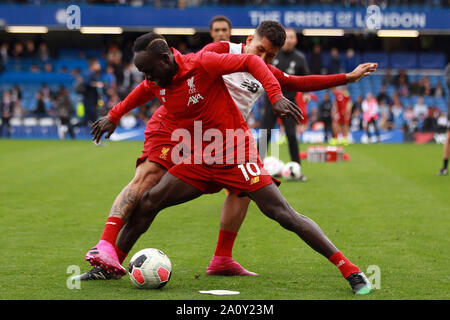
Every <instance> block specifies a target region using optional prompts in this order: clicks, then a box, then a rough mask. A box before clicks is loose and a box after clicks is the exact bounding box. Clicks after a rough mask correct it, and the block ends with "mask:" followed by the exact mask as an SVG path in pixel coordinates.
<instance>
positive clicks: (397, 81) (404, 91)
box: [394, 69, 409, 97]
mask: <svg viewBox="0 0 450 320" xmlns="http://www.w3.org/2000/svg"><path fill="white" fill-rule="evenodd" d="M394 85H395V87H396V88H397V90H398V92H399V94H400V96H402V97H406V96H408V93H409V78H408V75H407V74H406V70H405V69H402V70H400V72H399V74H398V75H397V76H396V77H395V78H394Z"/></svg>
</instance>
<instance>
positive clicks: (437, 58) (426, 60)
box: [418, 52, 446, 69]
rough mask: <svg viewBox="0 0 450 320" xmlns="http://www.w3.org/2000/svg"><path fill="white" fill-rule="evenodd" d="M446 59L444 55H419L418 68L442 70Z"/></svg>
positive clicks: (424, 53)
mask: <svg viewBox="0 0 450 320" xmlns="http://www.w3.org/2000/svg"><path fill="white" fill-rule="evenodd" d="M445 65H446V57H445V54H444V53H431V52H423V53H419V57H418V67H419V68H421V69H444V68H445Z"/></svg>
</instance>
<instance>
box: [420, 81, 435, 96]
mask: <svg viewBox="0 0 450 320" xmlns="http://www.w3.org/2000/svg"><path fill="white" fill-rule="evenodd" d="M420 89H421V90H420V95H424V96H431V95H432V89H433V88H432V87H431V83H430V77H429V76H425V77H423V78H422V80H421V85H420Z"/></svg>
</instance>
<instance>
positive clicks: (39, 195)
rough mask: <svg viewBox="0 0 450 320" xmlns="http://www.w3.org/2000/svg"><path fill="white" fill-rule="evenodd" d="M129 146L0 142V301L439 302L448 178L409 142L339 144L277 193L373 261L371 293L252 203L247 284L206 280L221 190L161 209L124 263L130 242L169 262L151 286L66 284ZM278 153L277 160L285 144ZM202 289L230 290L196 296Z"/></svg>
mask: <svg viewBox="0 0 450 320" xmlns="http://www.w3.org/2000/svg"><path fill="white" fill-rule="evenodd" d="M301 147H302V148H303V149H305V148H306V146H304V145H303V146H301ZM141 149H142V143H141V142H121V143H111V142H109V143H107V144H106V145H105V146H101V147H96V146H94V145H93V144H92V142H88V141H18V140H16V141H14V140H13V141H5V140H0V178H1V183H0V218H1V224H0V240H1V242H0V243H1V266H2V267H1V268H0V279H1V281H0V298H1V299H149V300H158V299H165V300H171V299H180V300H196V299H221V300H222V299H231V300H233V299H245V300H247V299H249V300H253V299H258V300H259V299H261V300H268V299H273V300H278V299H283V300H300V299H377V300H385V299H388V300H389V299H449V298H450V291H449V290H448V288H449V287H448V284H449V282H450V274H449V272H448V271H449V269H448V268H449V267H448V266H449V264H450V259H449V256H450V255H449V253H450V251H449V248H450V240H449V239H450V237H449V230H450V177H438V176H436V172H437V170H438V169H439V166H440V165H441V159H442V146H439V145H420V146H419V145H412V144H404V145H352V146H349V147H346V149H345V151H346V152H347V153H348V154H349V155H350V156H351V158H352V160H351V161H348V162H342V163H307V162H306V161H305V162H304V164H303V170H304V173H305V174H306V175H307V177H308V178H309V181H308V182H306V183H296V182H284V183H283V184H282V185H281V191H282V193H283V194H284V195H285V197H286V198H287V199H288V200H289V202H290V203H291V204H292V206H293V207H294V208H296V210H297V211H299V212H301V213H303V214H305V215H307V216H309V217H310V218H312V219H313V220H315V221H316V222H317V223H318V224H319V225H320V226H321V228H322V229H323V230H324V231H325V233H326V234H327V235H328V236H329V238H330V239H331V240H332V241H333V242H334V244H335V245H336V246H337V247H338V248H339V249H340V250H341V251H342V252H343V253H344V254H345V255H346V256H347V257H348V258H349V259H350V260H351V261H352V262H354V263H355V264H357V265H358V266H359V267H360V268H361V269H362V270H363V271H365V272H366V271H367V269H368V268H369V266H378V268H379V271H380V274H379V275H380V277H379V280H380V281H379V282H378V284H379V285H380V289H378V290H374V292H373V293H371V294H370V295H367V296H358V297H355V296H354V295H353V294H352V292H351V289H350V287H349V285H348V284H347V282H346V281H345V280H344V279H343V278H342V277H341V275H340V273H339V271H338V270H337V269H336V268H335V267H334V266H333V265H332V264H331V263H329V262H328V261H327V260H326V259H324V258H323V257H322V256H320V255H319V254H318V253H316V252H314V251H313V250H312V249H310V248H309V247H308V246H307V245H306V244H305V243H304V242H302V241H301V240H300V239H299V238H298V237H297V236H296V235H295V234H293V233H291V232H289V231H286V230H284V229H282V228H281V227H280V226H279V225H278V224H277V223H276V222H274V221H272V220H270V219H268V218H266V217H265V216H264V215H263V214H261V213H260V212H259V211H258V209H257V208H256V206H255V205H254V204H252V205H251V206H250V209H249V212H248V215H247V218H246V220H245V221H244V224H243V226H242V228H241V230H240V232H239V235H238V237H237V240H236V243H235V247H234V251H233V257H234V258H235V259H236V260H237V261H238V262H240V263H241V264H242V265H243V266H245V267H246V268H247V269H249V270H251V271H255V272H258V273H259V274H260V276H259V277H257V278H254V277H251V278H250V277H217V276H216V277H214V276H206V274H205V269H206V267H207V265H208V263H209V260H210V258H211V256H212V254H213V252H214V249H215V245H216V241H217V234H218V228H219V211H220V207H221V204H222V202H223V200H224V192H223V191H222V192H220V193H217V194H214V195H206V196H203V197H201V198H199V199H196V200H195V201H192V202H190V203H188V204H183V205H180V206H177V207H173V208H169V209H166V210H164V211H162V212H161V213H160V214H159V216H158V217H157V218H156V220H155V222H154V224H153V225H152V227H151V228H150V230H149V232H148V233H146V234H145V235H143V236H142V237H141V238H140V240H139V241H138V243H137V244H136V246H135V247H134V248H133V250H132V251H131V253H130V255H129V257H128V258H127V260H126V261H125V263H124V266H126V267H127V265H128V262H129V259H130V258H131V256H132V255H133V254H134V253H135V252H136V251H137V250H140V249H143V248H148V247H153V248H158V249H161V250H163V251H164V252H165V253H166V254H167V255H168V256H169V257H170V259H171V261H172V265H173V275H172V279H171V280H170V283H169V284H168V285H167V286H166V287H164V288H163V289H162V290H139V289H136V288H135V287H134V286H133V285H132V283H131V281H130V280H129V278H128V276H125V277H123V278H122V279H121V280H117V281H114V280H113V281H90V282H82V283H81V288H80V289H69V288H68V287H67V279H68V278H69V277H70V276H71V275H73V273H68V272H67V271H68V270H69V271H70V270H71V269H68V268H69V267H70V266H79V267H80V269H81V271H82V272H84V271H87V270H88V269H89V266H88V264H87V262H85V261H84V255H85V253H86V251H87V250H88V249H89V248H90V247H92V246H93V245H94V244H95V243H97V241H98V239H99V236H100V234H101V231H102V230H103V225H104V223H105V219H106V217H107V215H108V212H109V209H110V207H111V205H112V202H113V200H114V198H115V197H116V195H117V194H118V193H119V191H120V190H121V189H122V187H123V186H124V185H125V184H126V183H128V181H129V180H130V179H131V178H132V176H133V174H134V164H135V159H136V157H137V156H138V155H140V151H141ZM280 156H281V158H282V160H285V161H287V160H288V153H287V148H286V146H282V148H281V153H280ZM75 268H76V267H75ZM72 270H73V269H72ZM366 274H367V276H369V277H370V275H371V274H373V273H370V272H367V273H366ZM213 289H224V290H236V291H240V292H241V294H240V295H238V296H220V297H218V296H210V295H202V294H199V293H198V291H199V290H213Z"/></svg>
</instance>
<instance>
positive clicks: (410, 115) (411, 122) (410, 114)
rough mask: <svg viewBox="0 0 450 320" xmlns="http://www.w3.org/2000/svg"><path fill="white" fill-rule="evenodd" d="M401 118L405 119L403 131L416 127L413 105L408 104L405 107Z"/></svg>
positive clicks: (412, 130)
mask: <svg viewBox="0 0 450 320" xmlns="http://www.w3.org/2000/svg"><path fill="white" fill-rule="evenodd" d="M403 119H404V120H405V131H407V132H414V130H415V129H416V127H415V119H416V116H415V115H414V108H413V106H411V105H410V106H408V108H406V110H405V113H404V114H403Z"/></svg>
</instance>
